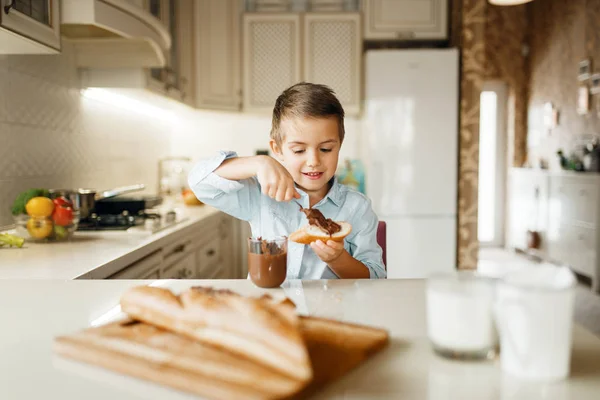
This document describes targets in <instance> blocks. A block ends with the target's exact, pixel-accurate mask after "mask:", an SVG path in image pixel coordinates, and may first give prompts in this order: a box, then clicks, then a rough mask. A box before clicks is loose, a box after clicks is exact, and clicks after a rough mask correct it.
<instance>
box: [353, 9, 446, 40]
mask: <svg viewBox="0 0 600 400" xmlns="http://www.w3.org/2000/svg"><path fill="white" fill-rule="evenodd" d="M363 5H364V15H365V30H364V32H365V39H367V40H371V39H446V38H447V37H448V22H447V13H448V0H364V3H363Z"/></svg>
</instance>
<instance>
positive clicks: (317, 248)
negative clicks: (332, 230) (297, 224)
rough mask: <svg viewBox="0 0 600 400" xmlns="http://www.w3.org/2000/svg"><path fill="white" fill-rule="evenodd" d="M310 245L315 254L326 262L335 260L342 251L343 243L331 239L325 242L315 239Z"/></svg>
mask: <svg viewBox="0 0 600 400" xmlns="http://www.w3.org/2000/svg"><path fill="white" fill-rule="evenodd" d="M310 247H311V248H312V249H313V251H314V252H315V254H316V255H317V256H318V257H319V258H320V259H321V260H322V261H323V262H326V263H330V262H333V261H335V260H337V259H338V258H339V257H340V256H341V255H342V253H343V252H344V243H342V242H335V241H333V240H328V241H327V243H324V242H323V241H321V240H317V241H315V242H312V243H311V244H310Z"/></svg>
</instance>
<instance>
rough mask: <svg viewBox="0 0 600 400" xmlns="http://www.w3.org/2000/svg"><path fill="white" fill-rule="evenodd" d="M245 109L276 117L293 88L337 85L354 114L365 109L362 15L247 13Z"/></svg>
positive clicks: (245, 24)
mask: <svg viewBox="0 0 600 400" xmlns="http://www.w3.org/2000/svg"><path fill="white" fill-rule="evenodd" d="M243 47H244V55H243V63H244V79H243V81H244V84H243V86H244V89H243V107H244V110H245V111H249V112H261V113H263V112H264V113H270V112H271V111H272V110H273V105H274V104H275V100H276V99H277V97H278V96H279V95H280V94H281V92H282V91H283V90H284V89H286V88H288V87H289V86H291V85H293V84H295V83H298V82H301V81H308V82H312V83H322V84H326V85H328V86H330V87H332V88H333V89H334V90H335V92H336V93H337V94H338V96H339V99H340V102H341V103H342V105H343V106H344V109H345V110H346V112H347V113H348V115H352V114H358V113H359V110H360V97H361V96H360V87H361V85H360V76H361V63H362V61H361V60H362V58H361V34H360V15H359V14H358V13H304V14H298V13H273V14H261V13H248V14H245V15H244V46H243Z"/></svg>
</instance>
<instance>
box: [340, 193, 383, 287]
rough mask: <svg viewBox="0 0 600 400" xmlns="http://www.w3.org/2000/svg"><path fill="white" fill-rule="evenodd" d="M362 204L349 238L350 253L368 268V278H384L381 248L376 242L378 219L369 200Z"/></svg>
mask: <svg viewBox="0 0 600 400" xmlns="http://www.w3.org/2000/svg"><path fill="white" fill-rule="evenodd" d="M363 204H364V205H363V206H361V207H360V208H359V210H358V212H357V213H356V215H357V219H356V221H354V223H353V227H352V231H353V232H355V234H354V235H353V236H352V237H351V238H350V240H349V242H350V250H351V251H350V254H351V255H352V257H354V258H355V259H357V260H358V261H360V262H361V263H363V264H364V265H365V266H366V267H367V268H368V269H369V278H370V279H384V278H386V277H387V273H386V271H385V267H384V265H383V250H382V249H381V246H379V243H377V227H378V225H379V219H378V218H377V215H376V214H375V212H374V211H373V209H372V208H371V201H370V200H367V199H365V201H364V203H363Z"/></svg>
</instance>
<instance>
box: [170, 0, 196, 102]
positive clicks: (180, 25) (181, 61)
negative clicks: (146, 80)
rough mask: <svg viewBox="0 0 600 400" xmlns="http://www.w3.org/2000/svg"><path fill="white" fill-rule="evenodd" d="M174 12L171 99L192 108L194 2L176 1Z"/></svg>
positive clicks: (189, 0)
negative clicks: (176, 45) (175, 60)
mask: <svg viewBox="0 0 600 400" xmlns="http://www.w3.org/2000/svg"><path fill="white" fill-rule="evenodd" d="M175 12H176V23H175V25H176V31H175V35H176V36H177V44H178V46H179V47H178V49H177V51H176V53H173V54H172V55H171V57H177V64H176V66H174V67H173V68H175V67H176V71H175V76H176V78H177V80H176V82H175V84H174V85H173V89H174V91H173V94H172V97H173V98H174V99H175V100H178V101H181V102H183V103H186V104H188V105H190V106H193V105H194V103H195V100H194V85H193V83H194V82H193V77H194V53H193V48H194V41H193V37H192V36H193V33H194V15H193V12H194V0H178V1H177V8H176V9H175Z"/></svg>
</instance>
